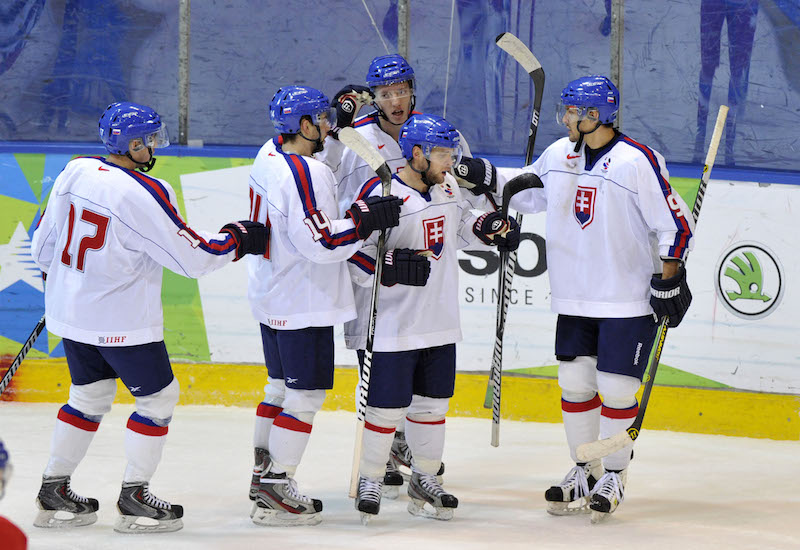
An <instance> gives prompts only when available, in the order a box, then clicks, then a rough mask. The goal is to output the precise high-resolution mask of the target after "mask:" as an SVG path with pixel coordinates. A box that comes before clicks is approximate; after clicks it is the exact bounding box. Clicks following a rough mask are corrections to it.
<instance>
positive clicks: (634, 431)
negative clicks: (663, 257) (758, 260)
mask: <svg viewBox="0 0 800 550" xmlns="http://www.w3.org/2000/svg"><path fill="white" fill-rule="evenodd" d="M727 116H728V107H727V106H726V105H720V107H719V113H718V114H717V122H716V124H715V125H714V133H713V135H712V136H711V143H710V144H709V146H708V153H706V164H705V166H704V167H703V175H702V177H701V178H700V186H699V187H698V188H697V196H696V197H695V199H694V206H693V207H692V218H694V221H695V223H697V218H699V217H700V208H701V207H702V206H703V197H704V196H705V194H706V187H707V186H708V180H709V179H710V178H711V168H712V167H713V166H714V159H716V157H717V148H718V147H719V142H720V138H722V129H723V128H724V127H725V118H726V117H727ZM696 229H697V228H696V227H695V230H696ZM668 328H669V317H668V316H666V315H665V316H664V318H663V319H661V324H660V325H659V327H658V336H657V338H656V348H655V351H654V352H653V356H652V358H651V359H650V362H649V364H648V365H647V381H646V382H645V384H644V391H643V392H642V401H641V403H640V404H639V413H638V414H637V415H636V418H635V419H634V421H633V424H631V427H630V428H628V429H627V430H625V431H624V432H620V433H618V434H616V435H613V436H611V437H608V438H606V439H600V440H598V441H592V442H591V443H584V444H583V445H579V446H578V449H577V453H576V454H577V456H578V460H580V461H581V462H589V461H590V460H595V459H598V458H602V457H604V456H608V455H610V454H611V453H614V452H616V451H619V450H621V449H623V448H624V447H625V446H626V445H629V444H630V443H632V442H633V441H636V438H637V437H639V431H640V430H641V429H642V422H643V421H644V413H645V412H646V411H647V403H648V401H650V392H651V391H653V384H654V383H655V380H656V372H657V371H658V363H659V361H660V360H661V352H662V351H663V349H664V341H665V340H666V339H667V330H668Z"/></svg>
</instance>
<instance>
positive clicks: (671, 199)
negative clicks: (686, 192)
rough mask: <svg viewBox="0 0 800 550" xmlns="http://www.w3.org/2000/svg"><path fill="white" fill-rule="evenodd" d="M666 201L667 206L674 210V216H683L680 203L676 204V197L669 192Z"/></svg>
mask: <svg viewBox="0 0 800 550" xmlns="http://www.w3.org/2000/svg"><path fill="white" fill-rule="evenodd" d="M667 203H668V204H669V207H670V208H671V209H672V211H673V212H675V215H676V216H678V217H679V218H680V217H683V209H681V205H680V204H678V199H676V198H675V195H674V194H672V193H670V194H669V195H668V196H667Z"/></svg>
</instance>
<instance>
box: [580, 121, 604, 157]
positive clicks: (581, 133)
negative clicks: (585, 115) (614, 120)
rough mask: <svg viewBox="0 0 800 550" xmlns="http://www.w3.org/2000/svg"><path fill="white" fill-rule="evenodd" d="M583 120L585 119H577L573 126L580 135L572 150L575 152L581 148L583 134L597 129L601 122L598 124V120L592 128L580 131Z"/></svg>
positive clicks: (585, 134) (586, 134)
mask: <svg viewBox="0 0 800 550" xmlns="http://www.w3.org/2000/svg"><path fill="white" fill-rule="evenodd" d="M584 120H586V119H582V120H579V121H578V124H577V126H575V129H576V130H578V133H579V134H580V136H579V137H578V141H576V142H575V149H574V151H575V152H576V153H577V152H578V151H580V150H581V145H583V136H588V135H589V134H591V133H593V132H595V131H597V129H598V128H600V126H602V124H600V121H599V120H598V121H597V124H595V125H594V128H592V129H591V130H590V131H588V132H581V122H583V121H584Z"/></svg>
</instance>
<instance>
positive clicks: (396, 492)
mask: <svg viewBox="0 0 800 550" xmlns="http://www.w3.org/2000/svg"><path fill="white" fill-rule="evenodd" d="M381 494H382V495H383V498H388V499H389V500H396V499H397V497H399V496H400V486H398V485H384V486H383V487H382V488H381Z"/></svg>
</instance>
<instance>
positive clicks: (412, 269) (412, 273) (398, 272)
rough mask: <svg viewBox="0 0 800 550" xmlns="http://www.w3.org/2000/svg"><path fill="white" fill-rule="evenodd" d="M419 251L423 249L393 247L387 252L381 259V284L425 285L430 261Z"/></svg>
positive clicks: (429, 270)
mask: <svg viewBox="0 0 800 550" xmlns="http://www.w3.org/2000/svg"><path fill="white" fill-rule="evenodd" d="M420 252H424V251H420V250H411V249H410V248H395V249H394V250H390V251H389V252H387V253H386V256H385V257H384V260H383V272H382V274H381V284H382V285H383V286H394V285H396V284H398V283H399V284H401V285H408V286H425V283H427V282H428V276H429V275H430V274H431V262H430V260H428V258H427V257H426V256H424V255H422V254H420Z"/></svg>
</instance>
